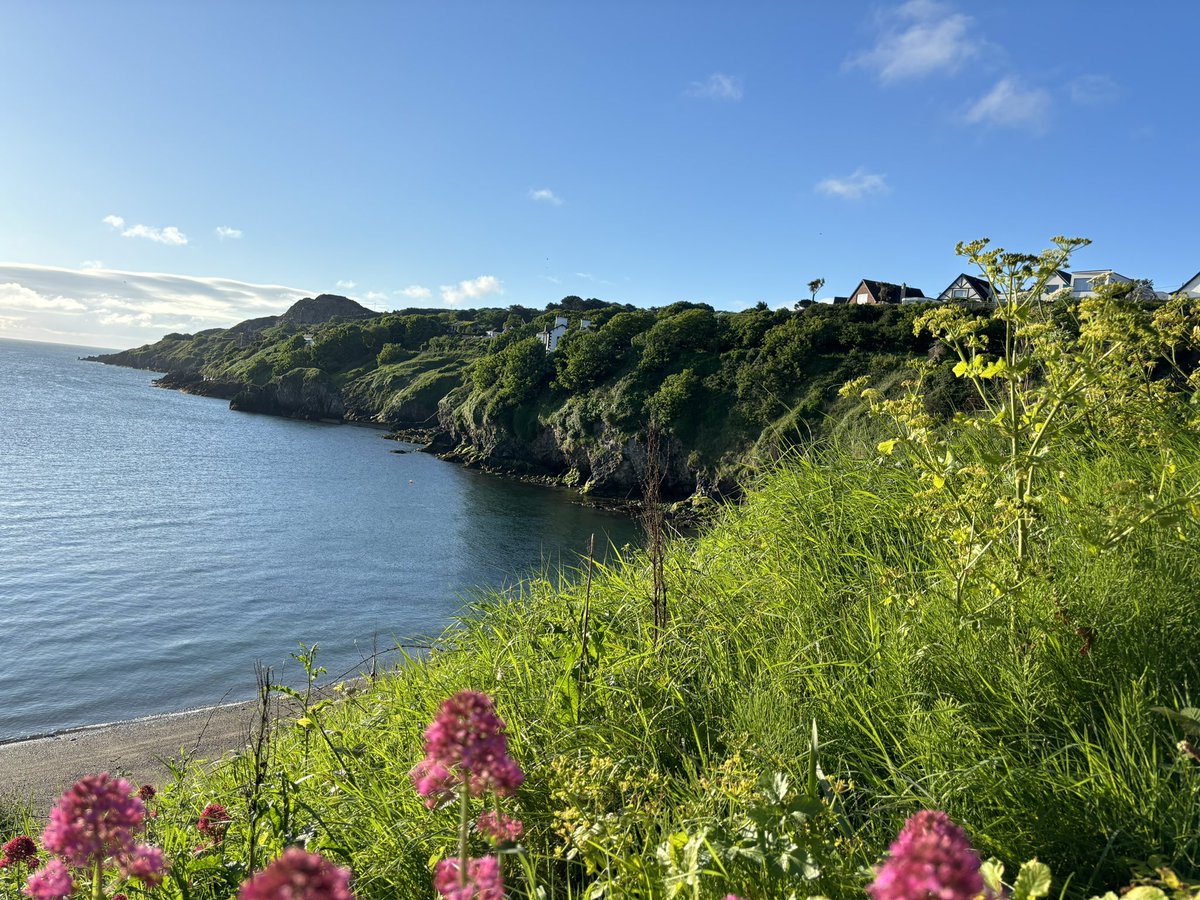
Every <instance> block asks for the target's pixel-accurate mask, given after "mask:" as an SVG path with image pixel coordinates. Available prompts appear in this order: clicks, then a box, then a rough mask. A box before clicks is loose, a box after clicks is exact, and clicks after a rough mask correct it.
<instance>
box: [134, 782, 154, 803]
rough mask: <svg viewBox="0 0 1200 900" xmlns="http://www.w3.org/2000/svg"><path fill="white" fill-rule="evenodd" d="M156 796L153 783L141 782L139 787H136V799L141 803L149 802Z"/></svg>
mask: <svg viewBox="0 0 1200 900" xmlns="http://www.w3.org/2000/svg"><path fill="white" fill-rule="evenodd" d="M157 796H158V791H156V790H155V789H154V785H152V784H143V785H142V786H141V787H140V788H138V799H139V800H141V801H142V802H143V803H149V802H150V801H151V800H153V799H154V798H155V797H157Z"/></svg>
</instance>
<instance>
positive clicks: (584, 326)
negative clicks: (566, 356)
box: [537, 316, 592, 353]
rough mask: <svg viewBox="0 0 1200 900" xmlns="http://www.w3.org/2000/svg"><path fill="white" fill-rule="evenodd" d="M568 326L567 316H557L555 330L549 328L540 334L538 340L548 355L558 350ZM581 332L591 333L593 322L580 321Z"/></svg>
mask: <svg viewBox="0 0 1200 900" xmlns="http://www.w3.org/2000/svg"><path fill="white" fill-rule="evenodd" d="M567 325H568V322H567V317H566V316H555V317H554V327H553V328H547V329H546V330H545V331H539V332H538V336H537V339H538V340H539V341H541V342H542V346H543V347H545V348H546V352H547V353H553V352H554V351H555V350H557V349H558V345H559V343H560V342H561V341H562V339H563V337H564V335H566V333H567ZM579 330H580V331H591V330H592V320H591V319H580V320H579Z"/></svg>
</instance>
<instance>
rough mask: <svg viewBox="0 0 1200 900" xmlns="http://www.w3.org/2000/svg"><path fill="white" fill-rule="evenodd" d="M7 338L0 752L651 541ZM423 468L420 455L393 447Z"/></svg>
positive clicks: (367, 441)
mask: <svg viewBox="0 0 1200 900" xmlns="http://www.w3.org/2000/svg"><path fill="white" fill-rule="evenodd" d="M102 350H103V348H94V347H81V346H76V345H70V344H51V343H40V342H31V341H15V340H8V339H0V374H2V375H3V379H4V386H5V388H4V390H3V391H0V646H2V647H3V648H4V650H3V653H2V655H0V698H3V702H2V703H0V742H3V741H11V740H17V739H21V738H25V737H30V736H34V735H39V734H45V733H51V732H55V731H60V730H64V729H69V728H75V727H80V726H87V725H94V724H99V723H106V722H113V721H124V720H128V719H134V718H141V717H145V716H152V715H159V714H165V713H171V712H176V711H181V710H184V709H191V708H196V707H201V706H207V705H213V704H219V703H223V702H233V701H237V700H242V699H246V698H248V697H250V696H252V695H253V693H254V665H255V663H256V662H257V661H261V662H262V663H263V664H265V665H269V666H271V667H272V668H273V669H274V670H275V672H276V677H277V678H278V679H279V680H285V681H286V680H289V679H290V680H295V678H296V676H297V674H298V672H299V669H298V665H297V664H296V663H295V662H294V661H292V660H290V658H289V655H290V654H291V653H293V652H295V651H296V650H298V648H299V644H300V643H301V642H303V643H305V644H308V645H311V644H313V643H317V644H319V645H320V650H319V651H318V656H317V662H318V664H321V665H324V666H325V667H326V668H327V669H328V670H329V673H330V675H329V677H330V678H332V677H333V676H335V675H342V674H345V675H346V676H352V675H354V674H356V673H357V672H358V671H360V670H361V669H364V668H369V667H370V662H369V659H370V657H371V656H372V654H373V653H374V652H375V650H376V648H378V649H380V650H384V649H387V648H389V647H394V645H395V644H396V643H397V642H398V641H399V642H414V641H415V642H418V643H420V642H423V641H425V640H427V639H428V638H429V637H430V636H436V635H438V634H440V633H441V632H442V631H443V629H444V628H445V627H446V626H448V625H449V624H450V623H451V621H452V619H453V617H454V615H455V614H456V613H459V612H460V611H461V610H462V609H463V607H464V605H465V604H467V603H468V602H470V601H471V599H472V598H474V597H477V596H479V594H478V591H479V590H487V589H504V588H505V587H507V586H511V585H513V584H515V583H516V582H517V581H518V580H519V579H520V578H521V577H523V576H526V575H528V574H530V573H533V572H536V571H539V570H540V569H542V568H548V569H550V570H555V569H557V568H558V567H560V566H567V567H574V566H577V565H578V564H579V562H580V560H581V554H582V552H583V550H584V548H585V546H586V543H587V540H588V536H589V535H590V534H593V533H594V534H595V535H596V542H597V546H598V547H608V546H610V545H611V546H615V547H620V546H622V545H624V544H626V543H630V542H634V541H636V539H637V536H636V527H635V525H634V524H633V523H632V522H631V521H630V520H629V519H628V518H627V517H625V516H623V515H621V514H618V513H615V512H611V511H606V510H599V509H593V508H589V507H587V506H584V505H582V504H580V503H578V502H576V498H575V497H573V496H572V495H571V494H569V493H567V492H564V491H560V490H556V489H551V488H545V487H541V486H538V485H529V484H523V483H520V482H516V481H511V480H506V479H503V478H498V477H495V476H491V475H485V474H482V473H479V472H475V471H472V470H469V469H465V468H463V467H461V466H458V465H456V464H453V463H449V462H445V461H443V460H440V459H437V458H436V457H433V456H431V455H429V454H425V453H420V452H416V451H417V448H415V447H412V446H411V445H404V444H400V443H397V442H394V441H386V440H383V438H382V435H381V434H380V432H379V431H378V430H375V429H368V428H353V427H344V426H340V425H332V424H324V423H313V422H304V421H297V420H291V419H283V418H276V417H271V416H259V415H253V414H247V413H237V412H231V411H230V410H229V408H228V404H227V403H226V402H225V401H220V400H214V399H211V398H206V397H198V396H194V395H190V394H183V393H179V392H176V391H169V390H163V389H160V388H156V387H153V386H152V385H151V383H150V382H151V379H152V378H153V377H154V373H151V372H146V371H142V370H136V369H124V368H118V367H114V366H107V365H103V364H100V363H94V362H85V361H82V360H80V359H79V358H78V357H81V356H89V355H93V354H94V353H96V352H97V351H101V352H102ZM390 451H408V452H390Z"/></svg>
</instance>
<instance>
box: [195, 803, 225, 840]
mask: <svg viewBox="0 0 1200 900" xmlns="http://www.w3.org/2000/svg"><path fill="white" fill-rule="evenodd" d="M229 822H230V818H229V810H227V809H226V808H225V807H224V806H222V805H221V804H220V803H210V804H208V806H206V807H204V810H203V811H202V812H201V813H200V818H199V819H197V820H196V830H197V831H199V832H200V833H201V834H202V835H204V836H205V837H206V838H208V839H209V840H210V841H212V842H213V843H214V844H219V843H221V841H223V840H225V832H226V831H227V830H228V829H229Z"/></svg>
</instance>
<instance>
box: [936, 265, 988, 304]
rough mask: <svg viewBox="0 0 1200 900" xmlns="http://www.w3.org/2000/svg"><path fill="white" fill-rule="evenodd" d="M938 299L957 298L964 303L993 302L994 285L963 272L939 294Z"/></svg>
mask: <svg viewBox="0 0 1200 900" xmlns="http://www.w3.org/2000/svg"><path fill="white" fill-rule="evenodd" d="M937 298H938V300H943V301H945V300H957V301H959V302H962V303H992V302H993V298H992V286H991V285H990V284H988V283H987V281H985V280H984V279H982V278H976V277H975V276H974V275H968V274H967V273H966V272H963V273H962V274H961V275H959V276H958V277H957V278H955V279H954V280H953V281H952V282H950V284H949V285H947V286H946V289H945V290H944V291H942V292H941V293H940V294H938V295H937Z"/></svg>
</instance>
